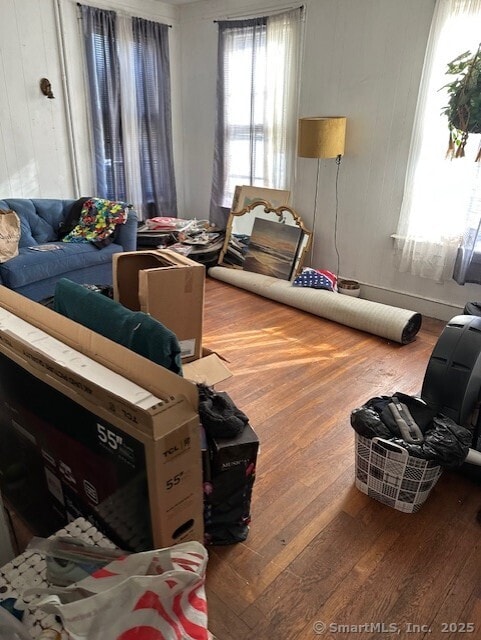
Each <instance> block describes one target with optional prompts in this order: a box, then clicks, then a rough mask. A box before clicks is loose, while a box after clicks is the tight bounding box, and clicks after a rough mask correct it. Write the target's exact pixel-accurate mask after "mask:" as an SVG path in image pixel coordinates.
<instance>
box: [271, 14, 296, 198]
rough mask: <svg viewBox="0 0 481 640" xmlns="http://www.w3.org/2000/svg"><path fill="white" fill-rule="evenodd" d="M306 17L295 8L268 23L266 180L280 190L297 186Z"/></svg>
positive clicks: (273, 17)
mask: <svg viewBox="0 0 481 640" xmlns="http://www.w3.org/2000/svg"><path fill="white" fill-rule="evenodd" d="M302 15H303V14H302V12H301V11H299V9H295V10H293V11H288V12H286V13H282V14H279V15H274V16H271V17H270V18H268V20H267V34H266V91H265V96H266V97H265V106H264V123H265V132H266V134H265V135H266V141H265V155H264V180H265V186H266V187H273V188H277V189H289V188H291V187H292V185H293V184H294V167H295V158H296V135H297V112H298V99H299V91H298V86H299V61H300V54H301V24H300V22H301V19H302Z"/></svg>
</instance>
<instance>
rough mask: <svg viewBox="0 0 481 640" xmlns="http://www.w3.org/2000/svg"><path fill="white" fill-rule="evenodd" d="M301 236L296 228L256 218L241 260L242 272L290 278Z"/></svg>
mask: <svg viewBox="0 0 481 640" xmlns="http://www.w3.org/2000/svg"><path fill="white" fill-rule="evenodd" d="M302 235H303V232H302V229H301V228H300V227H295V226H291V225H286V224H282V223H280V222H273V221H271V220H264V219H262V218H256V219H255V221H254V226H253V228H252V234H251V237H250V241H249V246H248V248H247V252H246V255H245V259H244V267H243V268H244V271H252V272H254V273H261V274H263V275H265V276H272V277H274V278H279V279H281V280H290V278H291V276H292V274H293V270H294V266H295V264H296V259H297V255H298V252H299V244H300V242H301V238H302Z"/></svg>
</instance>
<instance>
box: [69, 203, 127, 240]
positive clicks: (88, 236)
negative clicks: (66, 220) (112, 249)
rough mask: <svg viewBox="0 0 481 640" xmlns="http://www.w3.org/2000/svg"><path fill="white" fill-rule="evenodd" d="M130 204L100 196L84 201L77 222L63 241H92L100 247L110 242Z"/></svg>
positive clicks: (125, 219)
mask: <svg viewBox="0 0 481 640" xmlns="http://www.w3.org/2000/svg"><path fill="white" fill-rule="evenodd" d="M130 208H131V205H129V204H127V203H125V202H113V201H111V200H104V199H102V198H89V199H88V200H86V202H84V204H83V207H82V211H81V213H80V219H79V222H78V224H77V225H76V226H75V227H74V228H73V229H72V230H71V231H70V232H69V233H68V234H67V235H66V236H65V237H64V238H62V241H63V242H92V243H93V244H95V245H96V246H99V247H102V246H105V245H106V244H109V243H110V242H111V237H110V236H112V234H113V232H114V231H115V227H116V226H117V225H118V224H125V222H126V221H127V215H128V212H129V209H130Z"/></svg>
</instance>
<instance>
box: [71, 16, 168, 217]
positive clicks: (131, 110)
mask: <svg viewBox="0 0 481 640" xmlns="http://www.w3.org/2000/svg"><path fill="white" fill-rule="evenodd" d="M80 11H81V15H82V24H83V32H84V42H85V53H86V60H87V71H88V79H89V90H90V107H91V121H92V138H93V146H94V150H95V177H96V189H97V195H99V196H101V197H105V198H109V199H112V200H127V201H128V202H130V203H132V204H133V205H134V207H135V208H136V210H137V212H138V213H139V215H140V216H141V217H147V216H156V215H168V216H176V215H177V197H176V189H175V177H174V164H173V149H172V127H171V104H170V69H169V48H168V27H167V25H163V24H159V23H156V22H151V21H148V20H143V19H141V18H131V17H128V16H117V15H116V13H115V12H113V11H104V10H102V9H96V8H94V7H88V6H83V5H81V6H80Z"/></svg>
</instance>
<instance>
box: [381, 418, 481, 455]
mask: <svg viewBox="0 0 481 640" xmlns="http://www.w3.org/2000/svg"><path fill="white" fill-rule="evenodd" d="M472 439H473V434H472V433H471V431H470V430H469V429H467V428H466V427H463V426H461V425H459V424H457V423H456V422H454V420H451V418H448V417H447V416H445V415H443V414H441V413H438V414H437V415H436V416H434V418H433V420H432V425H431V427H430V428H429V429H428V430H427V431H426V433H425V434H424V442H423V443H422V444H412V443H410V442H405V441H404V440H402V439H401V438H393V439H392V440H391V442H395V443H396V444H398V445H400V446H401V447H404V448H405V449H406V451H407V452H408V453H409V455H411V456H414V457H415V458H424V459H425V460H433V461H434V462H436V464H439V465H440V466H442V467H447V468H456V467H459V466H461V465H462V464H463V462H464V461H465V460H466V456H467V455H468V451H469V447H470V446H471V442H472Z"/></svg>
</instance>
